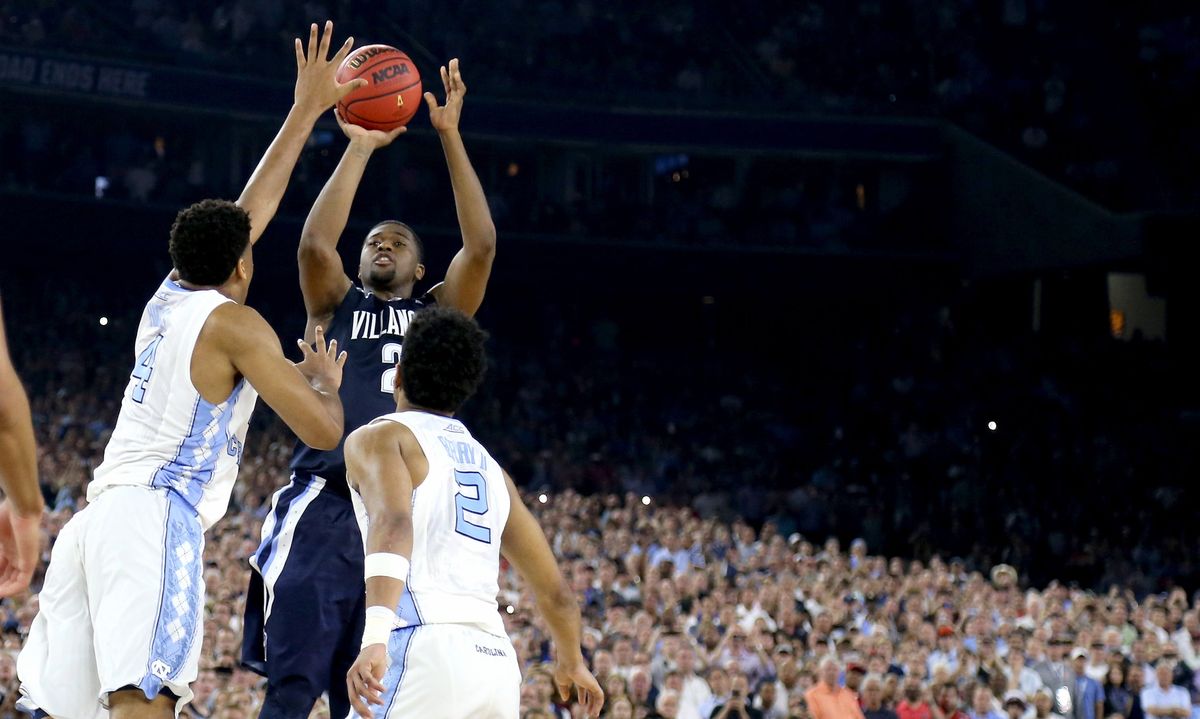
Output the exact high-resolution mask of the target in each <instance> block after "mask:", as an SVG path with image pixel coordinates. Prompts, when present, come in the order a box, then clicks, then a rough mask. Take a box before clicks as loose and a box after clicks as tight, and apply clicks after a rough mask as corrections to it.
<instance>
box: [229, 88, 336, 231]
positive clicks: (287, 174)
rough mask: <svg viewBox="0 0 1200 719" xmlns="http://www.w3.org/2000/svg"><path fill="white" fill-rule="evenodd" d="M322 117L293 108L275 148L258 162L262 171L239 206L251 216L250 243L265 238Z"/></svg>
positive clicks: (257, 171)
mask: <svg viewBox="0 0 1200 719" xmlns="http://www.w3.org/2000/svg"><path fill="white" fill-rule="evenodd" d="M320 116H321V113H319V112H316V111H314V110H312V109H311V108H307V107H303V106H300V105H293V106H292V109H291V111H290V112H288V116H287V119H286V120H284V121H283V127H281V128H279V133H278V134H277V135H275V139H274V140H272V141H271V145H270V146H269V147H268V148H267V151H266V152H265V153H264V154H263V156H262V159H261V160H259V161H258V167H255V168H254V172H253V174H251V175H250V179H249V180H248V181H247V182H246V187H245V188H244V189H243V190H242V195H241V197H239V198H238V201H237V204H238V205H239V206H240V207H241V208H242V209H244V210H246V212H248V213H249V214H250V241H251V242H255V241H257V240H258V238H259V237H260V236H261V235H262V232H263V230H264V229H265V228H266V226H267V223H269V222H270V221H271V218H273V217H274V216H275V211H276V210H278V209H279V202H280V200H282V199H283V193H284V191H285V190H287V186H288V180H290V179H291V177H292V170H294V169H295V167H296V161H297V160H299V159H300V152H301V150H303V149H304V143H305V142H306V141H307V140H308V135H309V133H311V132H312V129H313V125H315V124H316V122H317V118H318V117H320Z"/></svg>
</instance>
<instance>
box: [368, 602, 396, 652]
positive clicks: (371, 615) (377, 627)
mask: <svg viewBox="0 0 1200 719" xmlns="http://www.w3.org/2000/svg"><path fill="white" fill-rule="evenodd" d="M400 624H401V622H400V617H399V616H397V614H396V612H395V611H393V610H392V609H390V608H388V607H384V606H380V605H376V606H372V607H367V620H366V622H365V624H364V625H363V636H362V644H361V645H360V648H361V647H369V646H371V645H372V644H387V643H388V639H389V638H390V637H391V636H392V630H394V629H399V628H400Z"/></svg>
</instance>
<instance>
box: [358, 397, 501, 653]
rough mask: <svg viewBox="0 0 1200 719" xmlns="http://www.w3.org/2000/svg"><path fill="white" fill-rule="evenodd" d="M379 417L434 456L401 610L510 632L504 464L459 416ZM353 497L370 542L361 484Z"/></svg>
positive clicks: (405, 616)
mask: <svg viewBox="0 0 1200 719" xmlns="http://www.w3.org/2000/svg"><path fill="white" fill-rule="evenodd" d="M375 421H376V422H381V421H389V422H397V423H399V424H402V425H404V426H406V427H408V428H409V429H410V430H412V433H413V435H414V436H416V438H417V441H418V442H420V444H421V449H422V451H424V452H425V458H426V459H427V460H428V461H429V473H428V474H427V475H426V476H425V480H424V481H423V482H421V484H420V486H418V487H417V488H416V489H415V490H414V491H413V498H412V524H413V551H412V557H410V558H409V559H410V569H409V573H408V581H407V582H406V583H405V585H404V596H403V597H401V599H400V606H399V607H397V609H396V613H397V614H399V615H400V619H401V620H402V621H404V622H405V623H406V624H407V625H410V626H411V625H414V624H466V625H470V626H474V627H478V628H479V629H482V630H483V631H485V632H489V633H491V634H494V635H496V636H505V631H504V622H503V621H502V620H501V619H500V613H499V612H498V611H497V606H496V595H497V594H498V593H499V591H500V586H499V576H500V537H501V535H502V534H503V533H504V525H505V524H507V523H508V510H509V496H508V486H507V484H506V483H505V481H504V472H503V471H502V470H501V469H500V465H499V464H497V463H496V460H494V459H492V456H491V455H490V454H488V451H487V450H486V449H484V448H483V445H481V444H479V442H477V441H475V438H474V437H472V436H471V433H470V432H468V431H467V428H466V427H464V426H463V424H462V422H459V421H458V420H457V419H453V418H451V417H445V416H442V415H437V414H430V413H427V412H398V413H394V414H388V415H384V416H383V417H380V418H379V419H377V420H375ZM351 481H353V478H351ZM351 498H352V500H353V502H354V508H355V511H356V512H357V513H358V517H359V522H360V524H361V525H362V534H363V541H364V542H365V541H366V538H367V514H366V508H365V506H364V505H363V501H362V497H361V496H360V495H359V494H358V492H357V491H355V490H353V489H352V490H351Z"/></svg>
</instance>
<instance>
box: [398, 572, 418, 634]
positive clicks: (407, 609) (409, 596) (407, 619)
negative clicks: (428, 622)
mask: <svg viewBox="0 0 1200 719" xmlns="http://www.w3.org/2000/svg"><path fill="white" fill-rule="evenodd" d="M410 576H411V575H410ZM396 615H397V616H399V617H400V621H402V622H404V626H406V627H415V626H417V625H419V624H424V623H425V622H424V621H423V620H422V619H421V610H420V609H418V608H417V600H416V597H414V596H413V593H412V592H410V591H409V590H408V582H407V581H405V582H404V593H403V594H401V595H400V604H399V605H398V606H397V607H396Z"/></svg>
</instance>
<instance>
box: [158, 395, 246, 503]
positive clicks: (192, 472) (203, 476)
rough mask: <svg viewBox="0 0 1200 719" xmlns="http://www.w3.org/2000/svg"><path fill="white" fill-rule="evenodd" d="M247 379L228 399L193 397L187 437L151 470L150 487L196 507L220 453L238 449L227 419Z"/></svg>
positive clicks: (211, 475) (232, 452)
mask: <svg viewBox="0 0 1200 719" xmlns="http://www.w3.org/2000/svg"><path fill="white" fill-rule="evenodd" d="M245 387H246V380H242V381H241V382H238V384H237V386H236V387H234V388H233V393H232V394H230V395H229V399H227V400H225V401H224V402H222V403H221V404H213V403H211V402H209V401H207V400H205V399H204V398H203V397H201V396H199V395H197V396H196V406H195V407H194V408H193V409H192V421H191V426H190V428H189V429H188V436H187V437H185V438H184V439H183V441H182V442H180V443H179V449H177V450H176V451H175V458H174V459H172V460H171V461H170V462H168V463H166V464H164V465H163V466H162V467H160V468H159V469H158V471H157V472H155V473H154V479H153V480H152V481H151V482H150V486H152V487H165V488H167V489H171V490H174V491H175V492H178V493H179V495H180V496H181V497H183V498H184V499H185V500H187V503H188V504H190V505H192V506H193V507H196V506H198V505H199V504H200V500H201V499H203V497H204V486H205V485H206V484H208V483H209V482H210V481H212V477H213V472H214V471H215V470H216V467H217V461H218V460H220V458H221V453H222V452H224V451H226V450H228V451H230V453H231V454H233V455H234V456H236V455H237V451H236V450H237V448H236V447H234V446H232V445H231V444H230V440H231V439H234V438H233V437H231V436H230V434H229V422H230V420H232V419H233V411H234V408H235V407H236V406H237V401H238V397H239V396H241V394H242V390H243V389H245Z"/></svg>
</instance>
